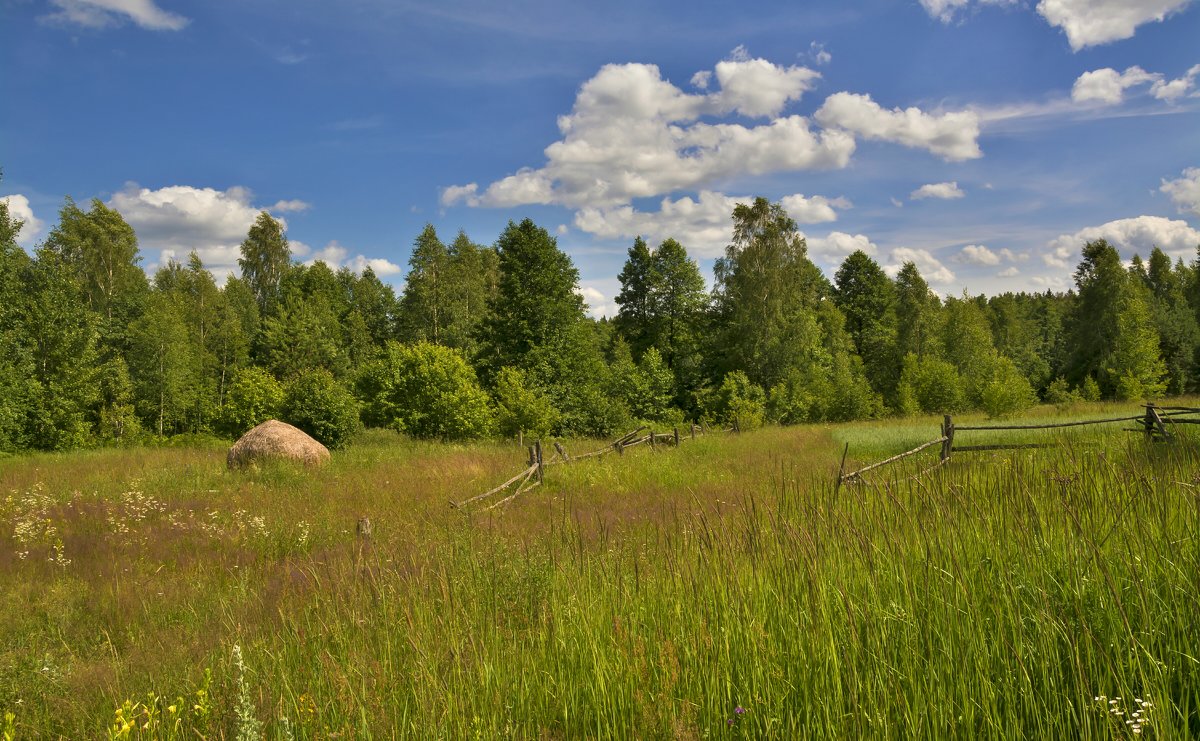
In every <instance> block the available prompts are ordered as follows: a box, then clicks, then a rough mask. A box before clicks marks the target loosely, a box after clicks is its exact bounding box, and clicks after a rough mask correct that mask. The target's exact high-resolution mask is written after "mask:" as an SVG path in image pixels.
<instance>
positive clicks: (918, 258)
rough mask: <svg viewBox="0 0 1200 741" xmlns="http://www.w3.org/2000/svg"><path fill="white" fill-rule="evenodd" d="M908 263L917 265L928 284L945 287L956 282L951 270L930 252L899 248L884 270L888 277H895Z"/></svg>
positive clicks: (893, 253) (893, 251)
mask: <svg viewBox="0 0 1200 741" xmlns="http://www.w3.org/2000/svg"><path fill="white" fill-rule="evenodd" d="M906 262H911V263H913V264H915V265H916V266H917V270H919V271H921V277H923V278H924V279H925V280H926V282H928V283H931V284H936V285H945V284H947V283H952V282H954V273H952V272H950V269H949V268H947V267H946V266H945V265H943V264H942V262H941V260H938V259H937V258H936V257H934V256H933V254H932V253H930V252H929V250H923V249H913V248H911V247H897V248H896V249H894V250H892V255H891V258H890V262H889V263H888V264H887V265H884V266H883V269H884V271H885V272H887V274H888V275H891V276H892V277H895V276H896V274H897V273H899V272H900V268H902V267H904V263H906Z"/></svg>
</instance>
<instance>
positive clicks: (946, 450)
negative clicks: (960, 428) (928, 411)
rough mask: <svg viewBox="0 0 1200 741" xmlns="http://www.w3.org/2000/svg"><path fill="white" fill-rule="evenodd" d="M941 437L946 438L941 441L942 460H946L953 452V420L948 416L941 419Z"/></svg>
mask: <svg viewBox="0 0 1200 741" xmlns="http://www.w3.org/2000/svg"><path fill="white" fill-rule="evenodd" d="M942 437H944V438H946V439H945V440H943V441H942V460H947V459H949V458H950V453H951V451H953V450H954V420H953V419H952V418H951V417H950V415H949V414H947V415H945V416H944V417H943V418H942Z"/></svg>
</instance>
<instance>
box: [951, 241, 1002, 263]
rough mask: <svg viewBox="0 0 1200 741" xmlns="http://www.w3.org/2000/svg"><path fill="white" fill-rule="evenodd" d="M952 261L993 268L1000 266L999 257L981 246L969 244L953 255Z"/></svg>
mask: <svg viewBox="0 0 1200 741" xmlns="http://www.w3.org/2000/svg"><path fill="white" fill-rule="evenodd" d="M953 259H954V261H955V262H962V263H967V264H968V265H989V266H995V265H999V264H1000V255H998V254H996V253H995V252H993V251H992V250H990V249H988V248H987V247H986V246H984V245H982V244H969V245H967V246H966V247H963V248H962V251H960V252H959V253H958V254H957V255H955V256H954V258H953Z"/></svg>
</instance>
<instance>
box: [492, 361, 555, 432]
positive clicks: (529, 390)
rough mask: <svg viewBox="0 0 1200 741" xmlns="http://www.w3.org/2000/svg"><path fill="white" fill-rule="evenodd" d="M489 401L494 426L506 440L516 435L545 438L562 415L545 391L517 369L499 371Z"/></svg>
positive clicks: (509, 367) (507, 367)
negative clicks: (490, 401) (492, 404)
mask: <svg viewBox="0 0 1200 741" xmlns="http://www.w3.org/2000/svg"><path fill="white" fill-rule="evenodd" d="M492 398H493V400H494V401H495V405H496V424H497V426H498V428H499V430H500V434H501V435H504V436H505V437H515V436H517V435H518V433H524V434H527V435H531V436H533V437H544V436H545V435H548V434H550V431H551V430H553V429H555V428H556V427H558V425H559V421H560V417H561V414H559V411H558V409H556V408H555V407H554V402H553V401H552V400H551V399H550V397H549V396H548V395H547V394H546V393H545V391H543V390H542V389H540V388H538V387H536V386H534V385H533V384H532V383H530V382H529V381H528V380H527V378H526V375H525V372H524V371H522V370H521V369H520V368H513V367H512V366H505V367H503V368H501V369H500V371H499V372H498V373H497V374H496V388H495V390H494V391H493V392H492Z"/></svg>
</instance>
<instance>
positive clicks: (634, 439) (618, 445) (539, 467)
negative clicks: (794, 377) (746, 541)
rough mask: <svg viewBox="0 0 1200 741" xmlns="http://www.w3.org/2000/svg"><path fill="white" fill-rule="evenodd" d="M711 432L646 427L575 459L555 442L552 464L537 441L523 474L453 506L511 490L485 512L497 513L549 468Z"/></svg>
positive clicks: (675, 443)
mask: <svg viewBox="0 0 1200 741" xmlns="http://www.w3.org/2000/svg"><path fill="white" fill-rule="evenodd" d="M736 431H737V426H736V425H734V427H732V428H730V429H727V430H724V432H736ZM710 432H711V430H710V429H709V428H708V427H707V426H705V425H703V424H692V425H689V427H688V429H687V430H686V433H685V434H683V435H681V434H680V432H679V427H674V428H673V429H672V430H671V431H670V432H655V431H653V430H651V429H650V428H649V427H647V426H645V425H643V426H641V427H638V428H637V429H636V430H632V431H630V432H627V433H625V434H624V435H621V436H620V437H618V438H616V439H615V440H613V441H612V442H610V443H607V444H605V445H604V446H603V447H601V448H597V449H596V450H593V451H591V452H588V453H583V454H581V455H571V454H570V453H568V452H567V449H566V447H565V446H564V445H563V443H561V442H555V443H554V454H555V457H554V458H553V459H552V460H548V461H547V460H544V459H543V457H542V442H541V440H538V441H535V442H534V444H533V445H531V446H529V462H528V464H527V465H526V468H525V469H524V470H522V471H520V472H519V473H517V474H516V475H515V476H513V477H512V478H510V479H508V480H507V481H505V482H504V483H502V484H500V485H499V486H496V487H494V488H492V489H488V490H487V491H485V492H483V493H482V494H476V495H475V496H472V497H468V498H467V499H463V500H462V501H458V502H455V501H451V502H450V506H451V507H453V508H454V509H463V508H465V507H467V506H468V505H471V504H474V503H476V502H479V501H482V500H484V499H487V498H488V497H492V496H495V495H497V494H499V493H501V492H504V491H509V490H510V489H511V491H512V493H511V494H509V495H508V496H505V497H504V498H502V499H499V500H497V501H496V502H494V503H492V504H490V505H488V506H486V507H484V508H483V509H484V510H485V511H486V510H490V509H495V508H496V507H500V506H502V505H504V504H507V503H508V502H510V501H512V500H513V499H515V498H516V497H517V496H519V495H521V494H524V493H525V492H527V491H530V490H532V489H534V488H536V487H538V486H540V485H541V484H542V483H543V482H544V481H545V470H546V467H547V466H556V465H565V464H568V463H577V462H579V461H582V460H586V459H588V458H595V457H598V456H602V455H605V454H607V453H616V454H617V455H623V454H624V453H625V451H626V450H628V449H630V448H633V447H636V446H638V445H646V444H648V445H649V446H650V447H651V448H652V449H657V448H658V446H659V445H663V446H670V447H679V445H680V444H681V443H682V442H683V441H684V440H695V439H696V438H697V437H699V436H701V435H704V434H708V433H710ZM519 439H520V440H521V442H522V444H523V441H524V436H523V435H522V436H521V438H519Z"/></svg>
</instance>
